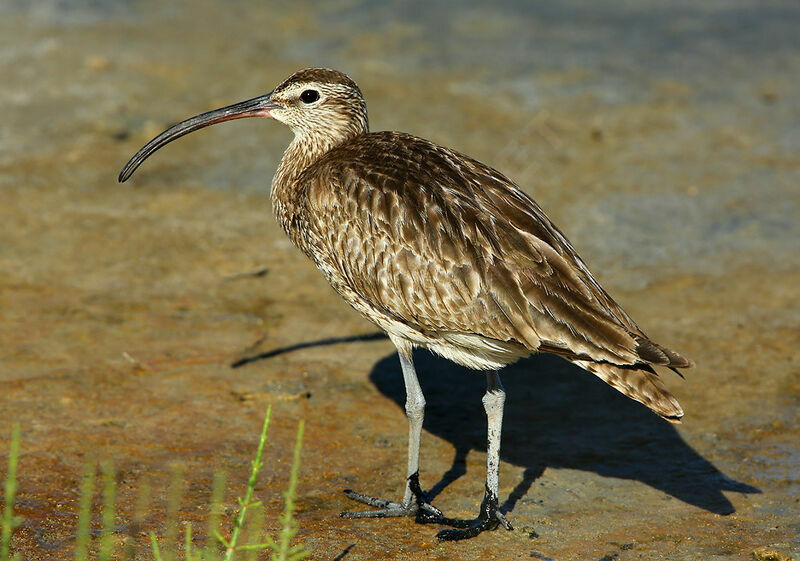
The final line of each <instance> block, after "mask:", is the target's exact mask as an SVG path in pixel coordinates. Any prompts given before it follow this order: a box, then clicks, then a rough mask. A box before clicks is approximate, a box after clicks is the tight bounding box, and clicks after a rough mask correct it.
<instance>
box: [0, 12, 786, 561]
mask: <svg viewBox="0 0 800 561" xmlns="http://www.w3.org/2000/svg"><path fill="white" fill-rule="evenodd" d="M798 25H800V6H798V4H797V3H796V2H792V1H785V2H760V3H758V4H753V3H751V2H744V1H741V2H735V1H725V2H723V1H717V2H704V3H702V4H701V5H700V4H698V5H694V4H690V3H682V4H676V3H674V2H657V1H648V2H637V3H634V4H632V3H629V2H604V3H590V2H577V1H576V2H558V3H554V2H552V3H543V4H531V3H528V2H500V3H499V4H498V5H497V6H492V7H488V6H486V5H485V3H479V2H458V3H457V2H443V3H435V4H431V3H425V2H407V3H402V4H400V3H384V2H356V1H341V2H333V3H325V5H324V6H320V5H316V4H314V3H304V2H300V3H292V4H291V6H285V5H282V4H274V5H273V4H270V3H264V2H253V1H250V0H247V1H237V2H231V3H222V2H210V1H206V0H199V1H193V2H174V3H169V4H168V5H162V3H157V2H134V1H123V0H117V1H105V2H99V1H89V0H86V1H78V0H61V1H56V0H52V1H41V2H36V3H28V2H21V1H10V2H4V3H2V4H0V113H1V114H2V115H3V124H2V126H0V189H2V204H0V223H2V224H3V227H2V228H0V340H2V344H0V384H2V390H1V391H0V435H2V436H3V438H5V435H7V434H9V432H10V429H9V427H10V423H11V422H12V421H13V420H19V421H20V422H21V423H22V426H23V450H24V454H25V455H24V457H23V460H22V478H21V481H20V484H21V493H20V499H19V503H18V510H19V511H20V513H21V514H23V515H24V516H25V517H26V522H25V523H24V525H23V527H22V528H21V529H20V530H18V532H17V534H16V535H15V540H16V541H15V544H16V547H17V548H18V550H19V551H21V552H22V553H23V555H24V556H25V557H26V558H31V559H52V558H55V557H58V558H66V557H69V556H70V554H71V553H70V552H71V548H72V543H73V542H72V541H71V536H72V535H73V534H72V533H73V532H74V524H75V516H74V513H75V504H76V497H77V482H78V480H79V478H80V474H81V472H82V467H81V466H82V464H83V462H84V460H85V458H87V457H98V458H112V459H114V461H115V463H116V465H117V466H118V468H119V469H120V471H121V475H120V483H121V488H120V500H121V508H122V514H121V520H124V519H125V516H126V512H127V513H129V512H130V509H131V508H132V505H133V502H134V499H135V495H136V489H137V488H138V487H139V482H140V480H141V478H142V477H143V475H144V474H149V475H150V476H151V477H153V478H154V481H155V484H156V488H158V486H159V485H161V484H164V485H165V484H166V483H165V482H166V481H167V480H168V471H169V466H170V465H171V463H173V462H176V461H178V462H182V463H184V464H186V465H187V466H188V467H189V468H190V469H189V471H188V472H187V473H189V474H190V475H188V476H187V481H186V489H185V497H184V502H183V504H182V507H181V509H182V510H181V512H182V520H187V521H192V523H193V525H194V526H195V527H196V528H202V527H204V523H203V522H202V520H203V517H204V516H205V514H204V513H205V512H206V510H205V508H206V504H207V500H208V493H209V492H210V485H211V473H212V471H213V469H214V468H215V467H217V466H221V467H224V468H225V469H226V470H227V471H228V472H229V473H230V474H231V478H232V479H233V484H240V486H241V484H243V481H244V477H245V471H246V467H245V466H246V464H247V461H248V460H249V457H250V456H249V454H250V450H251V449H252V448H253V447H254V444H255V443H254V439H255V434H256V431H257V430H258V427H259V426H260V416H261V413H262V411H263V409H264V407H265V405H266V403H268V402H272V403H275V404H276V417H277V421H276V425H275V427H274V428H273V431H272V433H271V435H272V436H271V439H272V440H271V447H270V451H269V454H270V455H271V456H270V458H271V459H272V462H273V463H272V464H271V465H272V466H273V468H274V469H273V470H272V471H270V472H269V473H268V474H267V476H266V477H265V481H264V482H263V483H262V487H261V488H260V489H259V494H260V495H261V496H262V497H263V498H264V499H265V500H266V501H267V503H268V506H269V505H272V506H275V512H278V510H279V507H278V506H277V505H278V503H279V501H280V495H279V490H280V489H282V487H283V483H284V481H285V476H286V469H287V468H286V462H287V461H288V457H289V452H288V450H289V446H290V442H291V440H292V438H293V431H294V423H295V420H296V419H297V418H300V417H303V418H305V419H306V420H307V421H308V426H309V428H308V432H307V438H308V440H307V445H306V449H305V452H304V468H303V474H302V480H301V487H300V513H299V519H300V524H301V528H302V531H301V537H302V538H303V539H304V540H305V541H306V542H307V543H308V544H309V545H310V546H311V547H312V548H313V549H314V551H315V558H317V557H318V558H328V559H330V558H334V557H335V556H336V555H338V554H339V553H341V552H342V551H343V550H344V549H345V548H346V547H347V546H348V545H350V544H351V543H356V546H355V547H353V548H352V549H351V550H350V551H349V552H348V553H347V554H346V556H345V559H354V560H355V559H371V558H375V556H376V555H378V553H376V552H379V553H380V555H381V556H382V557H383V558H386V559H417V558H419V559H422V558H426V559H427V558H434V559H437V558H439V559H446V558H453V555H454V553H453V552H452V551H451V549H453V547H454V546H452V545H442V544H437V543H436V542H435V540H434V539H433V536H434V533H435V532H434V529H433V528H428V527H414V525H413V523H412V522H411V521H405V520H403V521H369V522H350V521H341V520H339V519H338V518H336V517H335V516H334V515H335V514H336V513H338V511H340V510H342V509H345V508H350V507H351V505H348V504H347V502H346V500H345V499H344V498H343V497H342V496H341V495H340V489H341V488H344V487H350V486H356V485H358V488H359V489H361V490H363V491H366V492H373V493H383V494H385V495H386V496H387V497H394V496H395V495H396V494H398V493H399V492H400V489H401V479H402V475H403V469H404V468H403V466H404V463H405V460H404V458H403V456H404V447H405V435H406V428H405V420H404V418H403V408H402V399H403V397H402V393H401V391H400V390H401V387H400V385H399V369H398V365H397V364H396V362H395V361H396V359H395V358H394V357H393V356H392V354H391V353H392V347H391V345H390V344H389V343H388V342H381V341H380V340H378V341H367V342H353V343H342V344H337V345H327V346H311V347H308V348H303V349H300V350H296V351H294V352H287V353H282V354H278V355H276V356H273V357H271V358H269V359H263V360H256V361H253V362H251V363H249V364H247V365H246V366H244V367H242V368H239V369H236V370H231V369H230V368H229V364H230V363H231V362H233V361H234V360H235V359H237V358H242V357H248V356H257V355H258V354H259V353H263V352H267V351H270V350H272V349H276V348H281V347H286V346H291V345H295V344H298V343H304V342H313V341H317V340H321V339H325V338H329V337H337V336H348V335H357V334H361V333H369V332H371V331H372V330H373V328H372V327H371V326H370V325H369V324H368V323H366V322H365V321H363V320H362V319H360V318H359V317H358V316H357V315H356V314H354V313H353V312H352V311H351V310H350V309H349V308H348V307H347V306H346V305H345V304H343V303H341V302H340V301H339V300H338V299H337V297H336V296H335V295H334V294H333V293H332V291H330V289H329V288H328V287H327V286H326V284H325V282H324V280H323V279H322V278H321V276H320V275H319V274H318V273H317V272H316V271H315V270H314V269H313V267H312V266H311V265H310V264H309V263H308V262H307V261H306V260H305V259H304V258H303V257H302V256H301V255H299V254H298V253H297V252H296V251H295V250H294V249H293V248H291V247H290V245H289V244H288V242H287V241H286V240H285V239H284V237H283V235H282V233H280V232H279V231H278V228H277V227H276V226H275V224H274V221H273V220H272V218H271V216H270V210H269V203H268V200H267V197H266V196H265V194H266V191H267V189H268V185H269V182H270V180H271V177H272V173H273V171H274V169H275V166H276V165H277V162H278V160H279V158H280V156H281V154H282V151H283V148H284V147H285V145H286V143H287V142H288V140H289V133H288V132H287V131H285V130H283V129H282V128H281V127H280V126H279V125H278V124H276V123H272V122H267V123H265V122H258V121H256V120H248V121H237V122H236V123H228V124H226V125H224V126H219V127H214V128H212V129H209V130H206V131H203V132H200V133H197V134H194V135H191V136H189V137H186V138H184V139H181V140H180V141H178V142H175V143H173V144H171V145H170V146H169V147H167V148H164V149H162V150H161V151H160V152H159V153H158V154H156V155H155V156H153V157H152V158H150V159H149V160H148V161H147V162H146V163H145V164H144V165H143V167H142V168H141V169H140V170H139V171H137V174H136V175H135V176H134V178H133V180H132V182H131V183H129V184H126V185H125V186H119V185H117V183H116V175H117V173H118V171H119V169H120V167H121V166H122V164H124V162H125V161H126V160H127V158H128V157H130V156H131V155H132V154H133V153H134V152H135V151H136V150H137V149H138V148H139V147H140V146H141V145H142V144H143V143H144V142H146V141H147V140H149V139H150V138H151V137H152V136H154V135H155V134H157V133H158V132H160V131H161V130H163V129H164V128H166V127H167V126H168V125H170V124H171V123H173V122H175V121H178V120H180V119H183V118H185V117H188V116H190V115H193V114H196V113H199V112H201V111H204V110H207V109H210V108H214V107H218V106H221V105H225V104H228V103H231V102H234V101H238V100H241V99H247V98H250V97H253V96H254V95H258V94H260V93H264V92H266V91H269V90H270V89H271V88H272V87H273V86H274V85H275V84H276V83H277V82H278V81H280V80H281V79H282V78H283V77H285V76H286V75H288V74H289V73H290V72H292V71H294V70H296V69H298V68H300V67H304V66H311V65H315V66H317V65H319V66H330V67H335V68H338V69H340V70H343V71H346V72H348V73H349V74H350V75H351V76H352V77H353V78H354V79H356V81H357V82H358V83H359V85H360V86H361V88H362V91H363V92H364V94H365V96H366V98H367V101H368V103H369V107H370V119H371V125H372V128H373V129H374V130H380V129H400V130H405V131H408V132H412V133H414V134H418V135H420V136H424V137H427V138H430V139H432V140H434V141H437V142H439V143H441V144H445V145H448V146H452V147H454V148H456V149H458V150H460V151H462V152H465V153H468V154H470V155H472V156H474V157H477V158H479V159H481V160H483V161H485V162H487V163H489V164H491V165H493V166H495V167H497V168H498V169H501V170H502V171H504V172H505V173H506V174H507V175H509V176H510V177H512V178H513V179H515V180H516V181H517V182H518V183H519V184H520V185H521V186H522V187H523V188H524V189H525V190H527V191H528V192H529V193H531V194H532V195H534V196H535V198H536V199H537V200H538V201H539V202H540V203H541V204H542V206H543V207H544V208H545V209H546V210H547V211H548V213H549V214H550V216H551V217H552V218H553V219H554V221H555V222H556V223H557V224H559V225H560V227H561V228H562V230H564V232H565V233H566V234H567V235H568V237H569V238H570V239H571V240H572V241H573V243H574V245H575V246H576V247H577V248H578V250H579V252H580V253H581V255H582V256H583V257H584V259H585V260H586V261H587V262H588V263H589V265H590V267H591V268H592V269H593V270H594V271H595V273H596V274H597V276H598V278H599V279H600V280H601V282H602V283H603V284H604V285H605V286H606V287H607V288H608V289H609V291H610V292H611V293H612V294H613V295H614V296H615V298H616V299H617V300H618V301H620V303H621V304H623V306H624V307H625V308H626V310H628V312H629V313H630V314H631V315H632V316H633V317H634V318H636V319H637V321H638V322H639V323H640V324H641V325H642V326H643V328H644V329H645V330H646V331H647V332H648V334H650V335H651V336H652V337H653V338H654V339H656V340H658V341H659V342H662V343H664V344H666V345H668V346H671V347H674V348H676V349H678V350H680V351H682V352H684V353H685V354H687V355H688V356H690V357H692V358H693V359H694V360H695V361H696V362H697V365H698V366H697V368H696V369H694V370H691V371H689V372H687V379H686V381H681V380H679V379H678V378H676V377H673V376H671V374H670V375H668V376H667V375H666V374H665V376H667V377H666V381H667V383H668V385H669V386H670V388H672V389H674V390H675V393H676V395H677V396H678V398H679V399H680V401H681V403H682V405H683V407H684V409H685V410H686V412H687V415H686V418H685V421H684V423H683V424H682V425H681V426H679V427H677V428H676V427H672V426H669V425H664V424H663V423H661V422H660V421H659V420H658V419H657V418H655V417H654V416H652V415H650V414H649V413H648V412H647V411H645V410H643V409H641V408H639V407H638V406H637V405H636V404H633V403H629V402H628V401H626V400H624V399H622V398H620V397H618V396H617V395H616V394H615V393H614V392H613V390H610V389H608V388H606V387H605V386H604V385H602V384H600V383H599V382H596V381H595V380H594V379H593V378H591V377H590V376H587V375H584V374H583V373H582V372H580V371H579V370H577V369H574V368H572V367H570V366H568V365H565V364H562V363H560V362H558V361H553V360H548V359H547V358H544V357H542V358H535V359H531V360H529V361H523V362H521V363H520V364H518V365H515V366H514V367H512V368H511V369H509V371H508V373H507V374H506V375H505V378H504V379H505V382H506V386H507V387H508V388H509V405H508V407H509V412H508V415H507V422H506V438H505V441H504V448H503V460H504V463H503V467H502V474H501V500H503V501H504V502H505V505H506V506H507V507H508V508H510V509H512V510H511V512H510V515H509V516H510V518H511V520H512V522H513V523H514V524H515V525H516V526H517V527H518V530H517V531H515V532H512V533H506V532H495V533H492V534H488V535H484V536H481V537H480V538H479V539H477V540H473V541H471V542H469V543H466V544H458V545H457V546H455V547H456V548H458V551H459V553H458V556H459V558H463V559H479V558H480V559H485V558H498V559H506V558H526V557H534V558H551V559H558V560H563V559H587V558H589V559H592V558H594V559H599V558H606V557H613V558H615V559H620V560H623V561H624V560H626V559H645V558H646V559H700V558H702V559H744V558H750V556H751V554H752V552H753V551H756V550H758V551H764V550H770V549H773V550H775V551H776V552H779V553H781V554H789V553H793V554H794V556H795V557H797V556H798V549H800V542H798V541H797V536H798V535H800V526H798V522H797V521H798V520H799V519H800V503H798V501H797V497H798V493H799V492H800V486H798V479H799V478H800V468H799V467H798V457H800V447H799V445H798V442H800V433H798V428H797V421H796V419H797V407H798V405H800V386H799V385H798V384H799V383H800V382H798V374H799V373H800V372H798V370H799V369H798V363H797V358H796V350H797V348H798V343H800V306H799V305H798V302H800V289H798V288H797V287H798V286H800V252H798V251H797V240H798V239H800V212H798V204H800V189H798V185H800V126H799V125H800V105H798V104H797V103H796V101H795V100H797V99H800V36H798V34H797V33H796V29H797V28H798ZM261 268H266V269H267V273H266V275H261V276H253V275H246V274H245V275H242V274H241V273H246V272H250V271H256V270H260V269H261ZM418 361H419V363H420V368H419V370H420V376H421V379H422V383H423V387H424V388H425V389H426V391H427V392H428V394H429V395H428V404H429V414H428V416H427V418H426V426H425V428H426V432H425V433H424V435H423V452H422V468H423V472H422V474H421V479H422V483H423V486H424V487H427V488H431V489H432V490H433V491H434V492H435V493H436V495H437V505H438V506H439V507H441V508H443V509H445V510H447V511H448V513H452V514H455V515H460V516H470V515H473V512H474V510H475V508H476V507H477V503H478V501H479V498H480V490H481V488H482V483H481V481H482V478H483V462H484V461H485V451H484V448H483V435H482V428H481V427H482V423H483V421H482V418H483V417H482V415H483V413H482V411H481V408H480V394H481V392H482V390H481V387H480V386H481V383H480V380H479V379H477V378H474V377H469V374H468V373H466V372H464V371H462V370H461V369H458V368H454V367H452V366H449V365H447V364H446V363H444V362H442V361H437V360H433V359H429V358H426V357H424V355H421V356H420V357H419V358H418ZM460 380H465V381H464V382H461V381H460ZM454 387H455V389H453V388H454ZM306 392H311V398H308V399H306V398H305V397H303V396H305V395H306ZM364 411H369V414H368V415H367V414H365V413H364ZM0 445H2V446H1V447H0V449H5V448H6V441H5V440H0ZM376 476H377V477H376ZM235 492H238V490H237V491H234V490H232V491H231V493H235ZM159 501H161V502H159ZM163 508H164V507H163V497H162V496H160V495H157V496H156V498H155V501H154V504H153V507H152V510H151V513H150V523H151V526H152V529H154V530H156V531H158V530H159V528H160V526H159V521H160V520H162V517H163ZM126 509H127V510H126ZM656 513H657V514H658V516H656ZM121 524H123V522H121ZM121 539H122V538H121ZM630 544H633V545H631V546H630V547H627V546H628V545H630ZM623 545H625V547H622V546H623ZM764 548H766V549H764ZM141 555H142V557H143V558H144V557H147V555H146V552H145V549H144V548H142V550H141ZM604 556H606V557H604Z"/></svg>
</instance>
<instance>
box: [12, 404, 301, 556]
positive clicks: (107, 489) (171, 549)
mask: <svg viewBox="0 0 800 561" xmlns="http://www.w3.org/2000/svg"><path fill="white" fill-rule="evenodd" d="M271 414H272V407H268V408H267V413H266V416H265V418H264V424H263V426H262V429H261V437H260V439H259V442H258V448H257V450H256V455H255V459H254V460H253V461H252V462H251V470H250V477H249V479H248V481H247V488H246V489H245V493H244V497H243V498H238V499H237V501H238V503H239V511H238V513H237V514H236V515H235V516H234V517H233V521H232V529H231V534H230V537H229V538H225V537H224V536H223V535H222V533H221V531H220V530H219V524H220V513H221V511H222V509H221V504H222V498H223V492H224V489H225V476H224V475H223V474H220V473H217V474H215V476H214V486H213V491H212V494H211V508H210V514H209V521H208V538H207V540H206V543H205V547H202V548H196V547H194V545H193V541H192V527H191V525H190V524H186V527H185V528H184V535H183V541H184V559H185V560H186V561H212V560H218V559H223V560H224V561H232V560H233V559H234V558H235V556H236V554H237V553H244V554H246V556H247V559H255V558H256V555H257V554H258V553H259V552H262V551H265V550H266V551H270V552H271V561H300V560H301V559H304V558H306V557H308V555H310V552H308V551H307V550H306V549H305V548H304V547H303V546H302V545H300V544H296V545H293V544H292V541H293V540H294V539H295V537H296V535H297V529H298V528H297V522H296V520H295V519H294V513H295V509H296V506H295V498H296V496H297V479H298V473H299V469H300V451H301V449H302V445H303V433H304V430H305V425H304V423H303V421H300V423H299V425H298V428H297V438H296V441H295V446H294V457H293V461H292V467H291V471H290V475H289V484H288V487H287V489H286V491H285V492H284V493H283V497H284V509H283V513H282V514H281V515H280V516H279V521H280V524H281V529H280V531H279V533H278V536H277V537H276V539H273V538H271V537H269V536H263V533H264V532H263V521H264V509H263V505H262V503H261V501H257V500H255V486H256V483H257V481H258V474H259V472H260V470H261V468H262V467H263V459H262V458H263V454H264V448H265V446H266V442H267V431H268V428H269V423H270V417H271ZM19 442H20V434H19V425H17V424H15V425H14V427H13V430H12V437H11V451H10V454H9V458H8V473H7V475H6V483H5V500H4V509H3V517H2V534H0V561H19V557H16V556H15V557H10V556H9V555H10V550H11V534H12V532H13V530H14V528H16V527H17V526H18V525H19V523H20V518H19V517H15V516H14V497H15V494H16V490H17V465H18V460H19ZM95 470H96V463H95V462H94V461H92V462H89V463H87V464H86V468H85V470H84V474H83V479H82V483H81V498H80V506H79V511H78V527H77V532H76V539H75V553H74V558H75V561H86V560H87V559H89V557H90V542H91V514H92V498H93V496H94V491H95ZM101 470H102V474H103V509H102V523H103V527H102V531H101V532H100V535H99V540H98V545H97V559H98V561H108V560H109V559H111V558H112V557H113V556H114V555H115V551H114V550H115V542H114V529H115V517H116V509H115V504H116V478H115V472H114V467H113V465H112V464H111V463H110V462H103V463H102V464H101ZM182 476H183V470H182V469H180V468H177V469H176V470H174V472H173V477H172V481H171V483H170V488H169V492H168V497H167V503H168V504H167V522H166V526H165V532H164V535H165V538H166V540H165V541H166V543H165V546H166V547H164V548H163V552H162V548H161V547H160V546H159V542H158V539H157V538H156V535H155V533H153V532H151V533H150V544H151V548H152V554H153V557H154V559H155V560H156V561H171V560H173V559H175V548H176V546H177V528H178V524H177V519H178V507H179V503H180V489H181V485H182ZM149 493H150V487H149V483H148V482H147V481H145V482H143V484H142V487H141V488H140V493H139V499H138V500H137V506H136V512H135V513H134V520H133V524H132V525H131V527H132V531H131V535H130V536H129V539H128V542H127V543H126V545H125V551H124V558H125V559H133V558H134V555H135V549H136V543H135V540H136V533H138V529H139V527H140V525H141V523H142V521H143V519H144V514H143V513H144V510H145V507H146V503H147V500H148V496H149ZM217 544H220V545H222V546H223V547H224V552H223V553H221V554H220V552H219V551H218V550H217Z"/></svg>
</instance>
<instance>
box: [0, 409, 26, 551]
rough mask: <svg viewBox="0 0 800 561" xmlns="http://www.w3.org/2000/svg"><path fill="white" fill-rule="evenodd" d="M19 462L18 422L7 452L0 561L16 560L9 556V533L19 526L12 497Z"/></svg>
mask: <svg viewBox="0 0 800 561" xmlns="http://www.w3.org/2000/svg"><path fill="white" fill-rule="evenodd" d="M18 462H19V423H14V426H13V427H12V429H11V447H10V450H9V453H8V472H7V473H6V484H5V492H4V501H3V503H4V506H3V522H2V533H0V561H16V560H17V559H19V557H17V556H14V557H10V551H11V533H12V532H13V531H14V528H16V527H17V526H19V524H20V522H21V519H20V518H19V517H17V516H14V497H15V496H16V494H17V463H18Z"/></svg>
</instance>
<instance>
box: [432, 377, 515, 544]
mask: <svg viewBox="0 0 800 561" xmlns="http://www.w3.org/2000/svg"><path fill="white" fill-rule="evenodd" d="M505 401H506V392H505V391H504V390H503V384H501V383H500V375H499V374H498V373H497V372H487V373H486V394H484V396H483V408H484V410H485V411H486V421H487V432H486V492H485V494H484V496H483V501H482V502H481V510H480V513H479V514H478V518H476V519H475V520H473V521H471V522H468V523H466V524H451V525H453V526H459V527H464V529H463V530H455V529H450V530H442V531H441V532H439V533H438V534H437V535H436V537H437V538H439V539H440V540H446V541H451V540H464V539H467V538H472V537H474V536H477V535H478V534H480V533H481V532H483V531H485V530H494V529H495V528H497V527H498V526H499V525H502V526H503V527H504V528H505V529H506V530H513V528H512V527H511V524H510V523H509V522H508V520H506V517H505V516H503V513H502V512H500V511H499V510H497V492H498V480H499V473H500V436H501V433H502V430H503V406H504V404H505Z"/></svg>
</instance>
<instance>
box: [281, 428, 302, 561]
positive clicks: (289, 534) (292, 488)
mask: <svg viewBox="0 0 800 561" xmlns="http://www.w3.org/2000/svg"><path fill="white" fill-rule="evenodd" d="M304 432H305V422H304V421H300V423H299V424H298V426H297V440H296V441H295V445H294V459H293V460H292V469H291V472H290V474H289V487H288V488H287V489H286V492H285V493H284V494H283V495H284V498H285V501H286V502H285V504H284V508H283V514H282V515H281V523H282V525H283V526H282V528H281V532H280V535H279V536H278V548H277V550H276V551H275V553H274V554H273V555H272V559H273V561H285V560H287V559H292V560H298V559H302V558H304V557H307V556H308V555H309V552H307V551H305V550H304V549H303V547H302V546H294V547H292V548H290V547H289V543H290V542H291V540H292V538H293V537H294V536H295V534H297V524H296V522H295V521H294V510H295V504H294V499H295V497H296V496H297V476H298V473H299V471H300V450H302V448H303V433H304Z"/></svg>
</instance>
